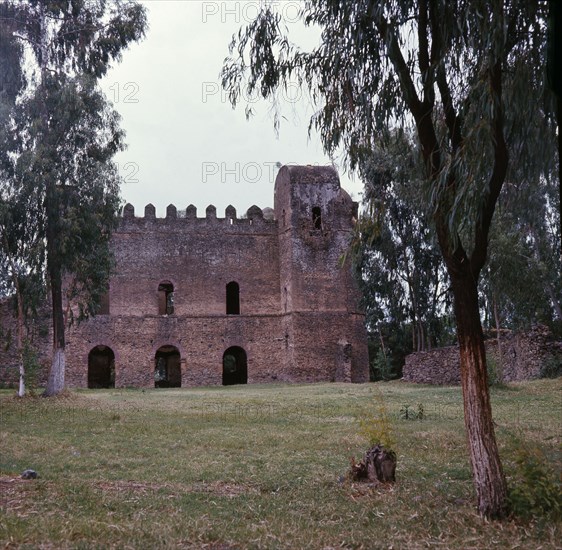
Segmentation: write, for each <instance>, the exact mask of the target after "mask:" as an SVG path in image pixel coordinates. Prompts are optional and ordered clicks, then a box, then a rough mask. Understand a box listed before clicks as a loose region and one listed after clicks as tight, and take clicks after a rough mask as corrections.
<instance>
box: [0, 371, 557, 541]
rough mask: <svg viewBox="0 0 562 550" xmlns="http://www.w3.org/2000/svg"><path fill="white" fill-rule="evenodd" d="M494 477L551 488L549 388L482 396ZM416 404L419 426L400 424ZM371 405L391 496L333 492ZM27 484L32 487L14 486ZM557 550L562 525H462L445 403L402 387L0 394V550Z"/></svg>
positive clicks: (455, 394) (467, 490)
mask: <svg viewBox="0 0 562 550" xmlns="http://www.w3.org/2000/svg"><path fill="white" fill-rule="evenodd" d="M492 399H493V406H494V419H495V422H496V424H497V428H496V430H497V436H498V441H499V445H500V448H501V453H502V458H503V461H504V466H505V471H506V474H507V476H508V479H509V480H510V483H511V485H512V486H513V485H514V484H515V482H516V479H517V476H518V474H517V468H516V465H515V456H516V453H517V449H518V447H521V445H524V446H529V447H530V448H533V447H535V446H538V448H540V449H541V452H542V453H543V454H544V456H545V457H546V458H547V460H548V462H549V463H550V465H551V468H552V469H553V470H554V471H557V472H558V475H559V473H560V466H561V423H562V379H557V380H541V381H535V382H527V383H522V384H513V385H510V386H508V387H507V388H501V389H492ZM419 403H421V404H423V408H424V411H425V417H424V419H423V420H406V419H403V418H401V415H400V409H401V408H402V407H403V406H404V405H410V406H411V408H412V409H413V410H417V407H418V404H419ZM381 404H384V406H385V407H386V410H387V411H388V415H389V418H390V425H391V429H392V432H393V437H394V439H395V441H396V448H395V450H396V452H397V456H398V467H397V482H396V483H395V484H394V485H393V486H388V487H386V486H381V485H379V486H371V485H367V484H359V483H353V484H352V483H350V482H349V481H347V480H344V479H342V476H344V475H345V473H346V471H347V469H348V466H349V461H350V457H352V456H355V457H356V458H357V459H359V458H360V457H361V455H362V453H363V452H364V450H366V442H365V440H363V439H362V437H361V436H360V435H359V434H358V419H359V418H365V417H366V416H367V415H369V414H370V415H372V414H376V411H378V410H379V409H380V407H381ZM26 468H33V469H35V470H36V471H37V472H38V473H39V476H40V477H39V478H38V479H36V480H32V481H24V480H21V479H20V478H19V474H20V473H21V472H22V471H23V470H24V469H26ZM18 547H22V548H38V547H40V548H57V549H58V548H106V547H115V548H142V549H144V548H147V549H148V548H212V549H216V550H219V549H221V550H226V549H231V548H240V549H243V548H267V549H270V548H271V549H275V548H291V549H293V548H326V549H327V548H395V549H402V548H404V549H415V548H434V547H435V548H455V549H457V548H458V549H463V550H464V549H469V548H482V549H484V548H486V549H488V548H502V549H503V548H529V549H538V548H562V525H561V524H560V523H553V522H552V521H544V520H522V519H518V520H511V521H506V522H487V521H484V520H483V519H481V518H480V517H479V516H478V514H477V513H476V512H475V499H474V493H473V488H472V482H471V476H470V471H469V465H468V458H467V449H466V445H465V440H464V429H463V420H462V400H461V394H460V389H459V388H450V387H446V388H435V387H428V386H417V385H411V384H405V383H402V382H392V383H379V384H364V385H346V384H318V385H295V386H289V385H267V386H265V385H264V386H231V387H217V388H193V389H177V390H171V389H170V390H146V391H143V390H99V391H93V390H88V391H86V390H84V391H76V392H69V393H67V394H66V395H64V396H62V397H60V398H56V399H51V400H45V399H40V398H36V399H32V398H26V399H24V400H18V399H16V398H15V397H14V392H13V391H8V390H2V391H0V548H18Z"/></svg>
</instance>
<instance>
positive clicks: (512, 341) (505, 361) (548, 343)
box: [402, 326, 562, 385]
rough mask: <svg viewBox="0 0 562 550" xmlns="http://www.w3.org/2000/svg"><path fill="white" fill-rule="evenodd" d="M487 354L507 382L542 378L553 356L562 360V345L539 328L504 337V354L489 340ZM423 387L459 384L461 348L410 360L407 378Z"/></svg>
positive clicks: (415, 355)
mask: <svg viewBox="0 0 562 550" xmlns="http://www.w3.org/2000/svg"><path fill="white" fill-rule="evenodd" d="M485 345H486V355H487V356H488V357H490V358H491V359H492V361H491V365H489V367H490V366H494V367H495V368H496V371H498V374H499V372H500V371H501V372H503V377H502V380H503V382H514V381H518V380H531V379H534V378H539V377H540V375H541V369H542V367H543V365H544V363H545V360H547V359H548V358H549V357H558V360H559V361H562V342H560V341H556V340H554V338H553V337H552V335H551V334H550V332H549V330H548V328H547V327H544V326H536V327H534V328H533V329H531V330H529V331H526V332H514V333H507V334H502V336H501V338H500V348H501V354H500V352H499V350H498V341H497V339H496V338H489V339H487V340H486V341H485ZM402 379H403V380H404V381H406V382H416V383H422V384H448V385H450V384H459V383H460V373H459V349H458V347H457V346H448V347H445V348H439V349H434V350H431V351H421V352H417V353H412V354H410V355H408V356H407V357H406V362H405V364H404V368H403V378H402Z"/></svg>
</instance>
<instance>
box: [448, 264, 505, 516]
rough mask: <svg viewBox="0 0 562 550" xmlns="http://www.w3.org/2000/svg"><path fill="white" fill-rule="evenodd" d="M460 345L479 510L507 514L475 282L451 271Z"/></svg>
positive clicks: (468, 431)
mask: <svg viewBox="0 0 562 550" xmlns="http://www.w3.org/2000/svg"><path fill="white" fill-rule="evenodd" d="M451 282H452V286H453V294H454V303H455V315H456V320H457V334H458V340H459V348H460V364H461V367H460V368H461V384H462V390H463V391H462V393H463V403H464V424H465V428H466V435H467V440H468V448H469V450H470V463H471V467H472V476H473V479H474V485H475V488H476V496H477V499H478V510H479V512H480V513H481V514H482V515H484V516H485V517H489V518H502V517H505V515H506V514H507V485H506V481H505V476H504V473H503V470H502V466H501V461H500V458H499V452H498V448H497V444H496V437H495V433H494V424H493V420H492V407H491V403H490V393H489V389H488V374H487V371H486V352H485V348H484V335H483V333H482V325H481V323H480V312H479V311H478V292H477V283H476V281H474V280H472V277H471V276H470V275H469V274H467V275H465V276H464V277H463V276H460V275H459V274H456V275H454V274H452V275H451Z"/></svg>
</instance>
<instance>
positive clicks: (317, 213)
mask: <svg viewBox="0 0 562 550" xmlns="http://www.w3.org/2000/svg"><path fill="white" fill-rule="evenodd" d="M312 227H314V229H322V210H320V207H319V206H314V207H313V208H312Z"/></svg>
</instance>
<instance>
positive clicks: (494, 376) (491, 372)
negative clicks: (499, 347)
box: [486, 353, 502, 386]
mask: <svg viewBox="0 0 562 550" xmlns="http://www.w3.org/2000/svg"><path fill="white" fill-rule="evenodd" d="M486 368H487V369H488V385H489V386H496V385H498V384H501V383H502V380H500V379H499V376H498V362H497V360H496V357H495V356H494V355H491V354H489V353H487V354H486Z"/></svg>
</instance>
